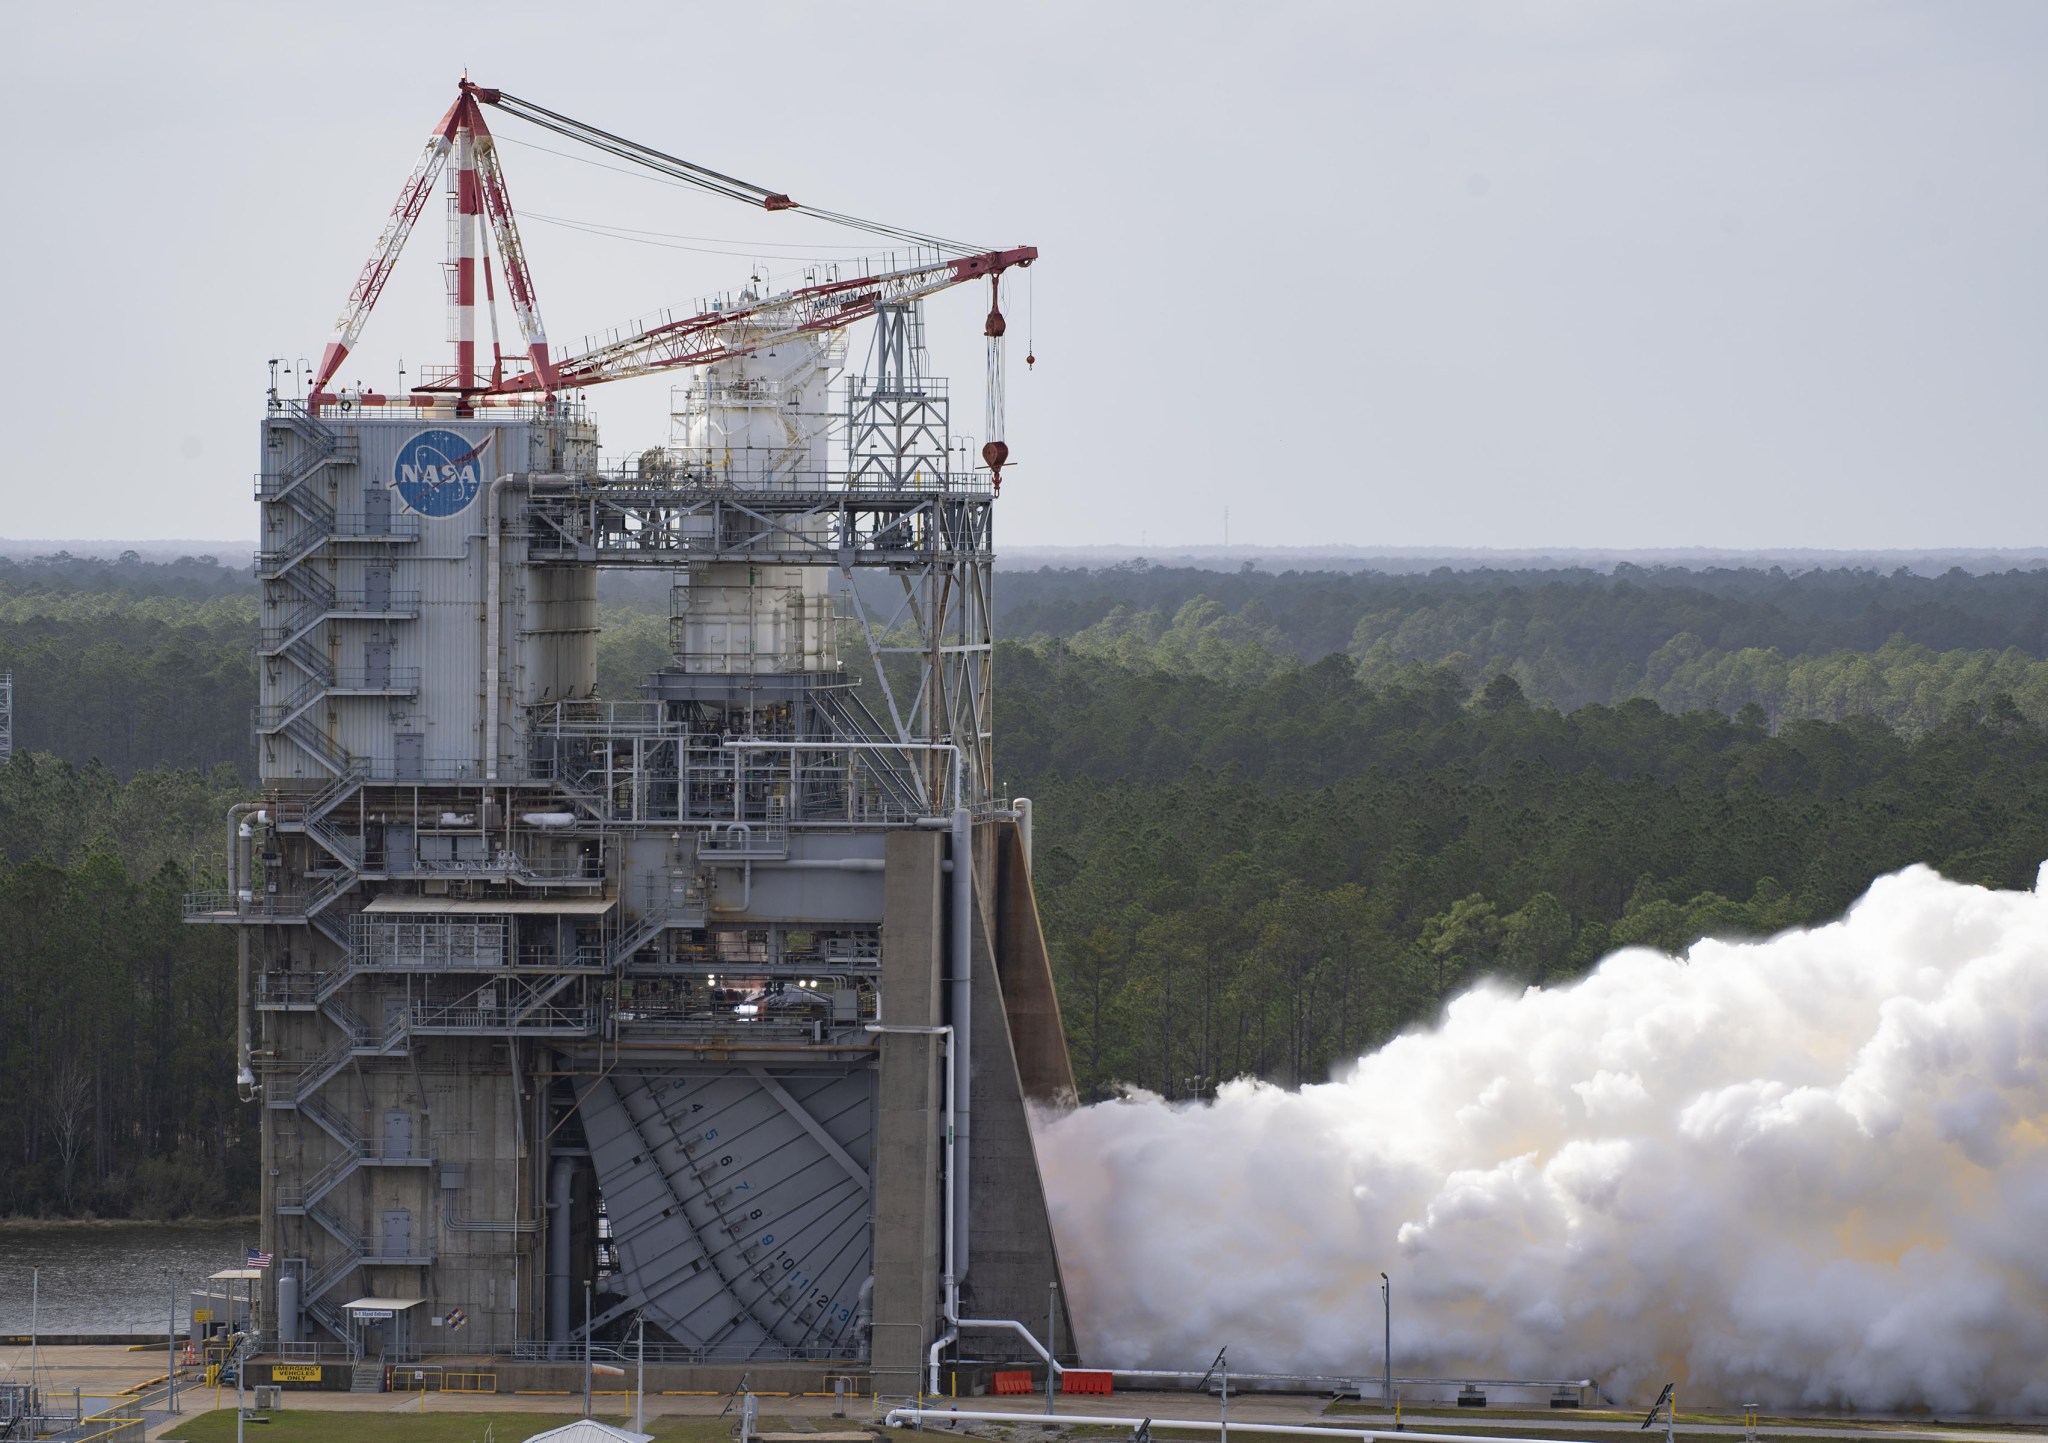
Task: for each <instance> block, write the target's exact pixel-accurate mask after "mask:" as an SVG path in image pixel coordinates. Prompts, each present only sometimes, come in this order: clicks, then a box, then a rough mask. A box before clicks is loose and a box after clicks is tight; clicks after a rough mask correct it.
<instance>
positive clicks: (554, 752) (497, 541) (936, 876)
mask: <svg viewBox="0 0 2048 1443" xmlns="http://www.w3.org/2000/svg"><path fill="white" fill-rule="evenodd" d="M920 334H921V333H920V327H919V324H918V317H917V314H916V310H915V306H914V304H913V305H909V306H902V307H896V308H885V309H884V310H883V311H882V312H881V314H880V316H879V317H878V321H877V325H876V327H875V339H874V344H873V348H872V351H871V353H870V357H869V361H868V364H867V367H866V373H865V374H864V375H861V376H859V377H854V378H842V377H841V375H840V372H841V370H842V365H843V359H844V345H845V342H844V338H843V336H842V335H840V334H838V333H826V334H823V335H821V336H817V337H811V338H806V339H802V340H798V341H795V342H791V341H782V342H779V343H778V344H776V345H775V346H774V347H772V348H770V349H768V350H766V351H765V352H761V353H757V354H748V355H742V356H739V357H738V358H736V359H733V360H729V361H725V362H721V363H719V364H717V365H713V366H709V367H706V368H704V369H703V370H701V371H699V372H697V373H695V379H694V381H693V382H692V383H691V385H690V386H689V387H688V388H686V389H684V390H682V391H680V392H679V393H678V401H677V406H676V420H675V430H674V433H673V435H672V437H671V444H670V445H668V446H665V447H660V448H656V449H655V450H651V451H648V452H646V453H644V454H641V455H639V456H637V457H635V458H632V459H631V460H629V461H627V462H624V463H617V462H612V461H608V460H606V459H605V458H603V457H601V456H600V454H599V452H598V448H597V435H596V429H595V427H594V425H593V424H592V423H591V422H590V421H589V420H588V419H587V418H586V417H585V416H584V415H583V414H581V412H580V411H579V410H578V408H577V406H576V405H575V404H573V403H570V402H567V401H549V402H547V403H544V404H532V405H494V406H490V407H488V408H486V407H483V406H477V407H474V408H472V407H469V406H467V405H464V404H461V403H458V402H456V401H453V400H451V401H450V402H449V403H448V404H446V405H441V406H434V407H426V406H418V405H404V406H397V405H388V404H377V403H376V398H364V399H362V400H359V401H358V402H356V403H354V404H350V405H347V406H344V405H339V404H327V405H315V406H310V407H309V406H304V405H299V404H294V403H290V402H286V401H283V400H280V399H278V398H277V397H276V396H275V394H274V393H273V397H272V400H271V403H270V405H269V408H268V410H267V413H266V414H265V416H264V418H263V423H262V428H261V452H260V454H261V469H260V472H259V475H258V477H257V481H256V500H257V502H258V504H259V507H260V510H261V513H262V532H261V544H260V555H259V568H258V569H259V572H260V575H261V578H262V581H263V587H264V593H265V599H264V610H263V630H262V640H261V644H260V658H259V660H260V669H261V686H262V693H261V705H260V706H259V708H258V711H257V716H256V733H257V741H258V747H259V753H260V764H261V775H262V781H263V794H262V796H261V797H260V798H254V799H252V800H251V801H250V802H248V803H247V804H245V805H243V806H240V807H237V808H236V809H235V813H234V816H233V817H232V818H231V822H230V824H231V827H232V828H233V830H234V832H235V836H236V846H237V851H236V856H235V867H234V877H233V879H232V881H233V887H232V889H231V891H230V892H229V893H227V894H225V895H210V896H202V897H195V898H194V899H193V900H192V903H191V906H190V908H189V916H190V918H191V919H192V920H194V921H196V922H210V923H220V924H225V925H229V926H233V927H235V928H236V929H237V937H238V939H239V943H240V946H241V955H242V960H243V980H244V992H243V996H244V1002H243V1005H244V1015H243V1018H242V1021H241V1031H240V1033H239V1037H240V1048H241V1063H240V1066H241V1074H242V1081H243V1086H244V1094H245V1096H246V1097H247V1099H248V1100H249V1101H250V1102H251V1103H252V1105H259V1106H260V1107H261V1108H262V1109H263V1118H264V1126H263V1204H262V1206H263V1221H262V1229H263V1247H264V1248H265V1249H266V1250H268V1251H270V1252H272V1253H274V1254H275V1255H276V1257H277V1260H278V1263H277V1267H276V1268H275V1269H274V1270H273V1271H272V1273H271V1275H270V1281H269V1282H268V1283H267V1284H266V1291H265V1295H264V1297H263V1300H262V1307H263V1311H264V1313H265V1315H266V1320H265V1324H264V1326H265V1329H266V1331H273V1332H274V1334H275V1338H276V1340H277V1343H278V1345H279V1346H280V1347H281V1348H282V1349H284V1350H285V1351H286V1352H292V1351H294V1350H296V1351H299V1352H302V1353H303V1352H305V1351H308V1350H317V1349H318V1348H320V1347H322V1346H325V1347H326V1348H328V1349H329V1350H331V1351H334V1352H346V1353H347V1354H348V1355H349V1356H351V1357H356V1358H361V1357H367V1356H384V1357H387V1358H397V1357H412V1356H427V1355H432V1354H436V1353H443V1354H462V1355H474V1354H479V1353H490V1354H496V1355H499V1356H501V1357H525V1358H530V1359H546V1358H549V1357H560V1356H565V1355H566V1354H568V1353H571V1352H574V1351H575V1350H577V1348H578V1346H579V1343H580V1340H581V1339H582V1338H583V1336H584V1334H585V1331H586V1329H590V1330H594V1331H595V1333H596V1334H597V1335H598V1336H600V1337H614V1336H618V1335H619V1334H620V1333H622V1332H623V1331H624V1330H625V1329H627V1328H628V1327H630V1326H632V1325H634V1324H636V1323H644V1326H645V1336H646V1338H647V1339H648V1340H649V1343H650V1344H651V1345H654V1356H661V1357H666V1358H668V1359H670V1360H672V1361H679V1362H701V1363H706V1364H710V1363H721V1362H729V1361H738V1360H744V1361H748V1362H760V1363H771V1362H775V1361H802V1360H820V1359H834V1360H846V1361H848V1362H852V1363H859V1364H861V1365H863V1370H867V1369H871V1370H872V1373H873V1376H874V1378H875V1382H876V1386H877V1388H878V1390H879V1391H882V1392H884V1393H891V1392H894V1393H907V1392H910V1391H913V1390H914V1389H915V1387H916V1386H917V1384H918V1381H919V1379H920V1378H921V1377H922V1376H923V1375H924V1373H925V1370H926V1369H928V1368H929V1367H930V1366H932V1365H933V1364H934V1362H935V1361H936V1360H937V1359H938V1358H939V1357H940V1356H941V1355H942V1354H943V1353H944V1352H945V1351H946V1348H945V1346H944V1345H945V1344H946V1343H947V1341H948V1339H949V1338H950V1337H952V1336H953V1335H955V1334H956V1333H957V1334H961V1335H962V1336H961V1337H960V1340H959V1341H958V1343H956V1344H954V1347H955V1348H956V1349H957V1350H958V1351H960V1352H962V1353H964V1354H965V1355H968V1356H974V1357H981V1358H991V1357H1003V1356H1019V1355H1028V1354H1029V1353H1030V1352H1031V1351H1032V1350H1033V1349H1034V1348H1035V1347H1037V1346H1038V1344H1037V1343H1036V1342H1035V1341H1033V1340H1031V1339H1028V1338H1026V1337H1025V1336H1024V1332H1025V1331H1026V1329H1024V1328H1018V1327H1011V1326H1008V1320H1013V1319H1025V1320H1030V1324H1029V1328H1028V1331H1030V1332H1034V1333H1042V1332H1043V1331H1044V1323H1045V1321H1046V1312H1047V1297H1048V1284H1050V1283H1052V1282H1054V1281H1056V1280H1057V1278H1058V1262H1057V1258H1056V1255H1055V1252H1054V1247H1053V1240H1052V1235H1051V1230H1050V1226H1049V1223H1048V1220H1047V1216H1046V1209H1045V1203H1044V1198H1043V1193H1042V1190H1041V1187H1040V1183H1039V1176H1038V1169H1037V1162H1036V1158H1035V1155H1034V1153H1033V1148H1032V1141H1031V1135H1030V1132H1029V1129H1028V1127H1027V1125H1026V1116H1025V1108H1026V1105H1027V1102H1028V1101H1031V1100H1036V1101H1042V1102H1046V1103H1053V1104H1057V1103H1060V1102H1062V1101H1067V1100H1071V1097H1072V1091H1073V1086H1072V1076H1071V1072H1070V1069H1069V1066H1068V1062H1067V1056H1066V1050H1065V1043H1064V1040H1063V1038H1062V1036H1061V1033H1060V1027H1059V1018H1058V1012H1057V1008H1056V1005H1055V1001H1054V997H1053V991H1052V982H1051V977H1050V973H1049V970H1048V967H1047V962H1046V956H1045V950H1044V945H1043V941H1042V938H1041V936H1040V932H1039V928H1038V919H1037V911H1036V904H1035V902H1034V900H1033V897H1032V892H1031V884H1030V874H1029V853H1030V829H1029V804H1028V803H1007V802H1004V801H1002V800H1001V799H999V798H998V797H997V796H996V795H995V788H994V786H993V783H992V781H991V776H992V773H991V752H990V733H989V708H990V704H991V672H990V666H991V651H990V642H991V638H990V632H989V585H990V573H991V555H992V553H991V546H992V541H991V515H992V501H993V495H992V488H991V486H990V484H989V483H990V478H989V474H988V472H987V471H986V470H985V469H982V470H964V471H963V470H959V469H955V465H954V463H956V462H957V461H958V459H959V458H958V456H957V455H956V454H954V453H953V452H952V451H951V450H950V449H949V442H948V439H947V438H948V436H949V426H948V418H947V416H946V396H945V390H944V385H943V383H942V382H940V381H937V380H935V379H933V378H930V377H928V376H927V375H926V374H925V367H924V364H923V359H922V349H921V344H920ZM736 349H737V347H736ZM607 567H615V568H626V569H633V570H638V571H642V572H649V571H651V572H653V573H654V574H656V575H659V576H663V577H666V578H667V580H668V582H669V590H670V596H671V608H670V610H671V619H670V633H671V637H670V639H671V647H670V652H671V656H670V662H669V664H668V665H667V666H665V667H663V668H662V669H660V670H658V671H656V672H655V673H654V674H652V675H651V676H649V677H648V678H646V680H645V683H644V685H642V686H641V687H640V688H639V694H638V695H637V696H633V697H605V696H599V695H597V686H596V682H597V672H596V641H597V631H598V611H597V595H598V587H597V583H598V573H599V571H600V570H601V569H603V568H607ZM856 580H861V581H862V584H860V585H855V584H854V583H855V581H856ZM877 583H879V584H877ZM885 589H886V591H887V592H888V594H889V595H890V598H891V599H890V601H889V602H888V604H886V605H883V604H878V602H877V600H876V598H877V597H878V596H880V595H882V594H883V592H884V590H885ZM850 638H851V639H854V641H853V644H852V645H850V646H847V650H848V651H849V652H851V655H850V656H842V654H841V651H842V646H843V645H845V644H846V643H847V642H848V640H849V639H850ZM1059 1296H1064V1291H1063V1290H1062V1291H1061V1293H1060V1294H1059ZM1060 1331H1061V1334H1062V1337H1063V1338H1064V1339H1071V1338H1072V1330H1071V1328H1069V1327H1067V1326H1066V1325H1065V1320H1064V1319H1061V1321H1060ZM1062 1351H1068V1350H1067V1349H1063V1350H1062Z"/></svg>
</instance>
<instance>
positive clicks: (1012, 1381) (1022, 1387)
mask: <svg viewBox="0 0 2048 1443" xmlns="http://www.w3.org/2000/svg"><path fill="white" fill-rule="evenodd" d="M995 1383H996V1393H997V1395H998V1396H1001V1395H1003V1394H1006V1393H1030V1392H1035V1391H1036V1390H1035V1389H1034V1388H1032V1386H1031V1374H1030V1373H1029V1372H1028V1371H1026V1370H1025V1369H1022V1368H1017V1369H1014V1370H1012V1369H1004V1370H1000V1371H998V1372H997V1373H996V1380H995Z"/></svg>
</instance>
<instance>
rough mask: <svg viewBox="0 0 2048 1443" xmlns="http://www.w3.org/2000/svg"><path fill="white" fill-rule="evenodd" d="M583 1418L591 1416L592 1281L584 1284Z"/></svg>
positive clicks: (585, 1280)
mask: <svg viewBox="0 0 2048 1443" xmlns="http://www.w3.org/2000/svg"><path fill="white" fill-rule="evenodd" d="M583 1416H584V1417H586V1418H588V1417H589V1416H590V1280H589V1279H587V1278H586V1279H584V1282H583Z"/></svg>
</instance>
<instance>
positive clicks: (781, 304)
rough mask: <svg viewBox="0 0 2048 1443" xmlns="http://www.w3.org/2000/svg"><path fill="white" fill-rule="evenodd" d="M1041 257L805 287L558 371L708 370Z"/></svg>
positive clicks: (1007, 253)
mask: <svg viewBox="0 0 2048 1443" xmlns="http://www.w3.org/2000/svg"><path fill="white" fill-rule="evenodd" d="M1037 259H1038V251H1037V250H1036V249H1035V248H1033V247H1031V246H1018V247H1016V248H1015V249H1012V250H1004V251H987V252H984V253H983V254H981V255H973V256H962V257H959V258H958V259H955V260H945V261H935V262H932V263H931V264H929V265H922V266H910V267H906V268H904V269H901V270H894V271H885V272H883V273H881V274H879V275H873V276H862V277H859V278H857V279H854V280H842V281H828V282H826V283H824V284H822V285H815V286H805V287H803V288H801V289H799V290H793V291H785V292H783V293H782V294H780V295H774V296H767V297H763V298H762V299H760V300H754V301H743V302H742V303H741V304H739V305H737V306H733V307H721V308H716V309H713V310H709V311H704V312H701V313H700V314H698V315H694V316H690V317H687V318H686V319H682V320H676V321H667V322H663V323H662V324H660V325H654V326H649V327H647V328H646V329H644V330H642V331H640V332H638V333H637V334H634V335H631V336H627V337H624V338H623V339H620V340H617V341H613V342H610V343H608V344H606V345H603V346H598V347H594V348H593V349H591V350H589V351H586V352H584V353H583V354H582V355H580V356H568V357H564V358H563V359H562V360H561V361H560V362H558V363H557V365H556V367H555V373H556V379H557V384H558V385H559V386H560V387H563V388H569V387H578V386H594V385H596V384H598V383H599V382H601V381H620V380H624V379H626V378H627V377H629V376H644V375H648V374H650V373H651V372H655V371H666V370H672V369H674V368H676V367H678V366H708V365H710V364H712V363H713V362H715V361H725V360H731V359H733V358H734V357H737V356H744V355H750V354H752V353H753V352H755V351H762V350H766V349H767V348H769V347H770V346H773V345H775V344H776V343H778V342H781V341H788V340H792V339H794V338H796V337H798V336H802V335H807V334H810V333H813V332H817V331H836V330H840V329H843V328H844V327H846V326H850V325H853V324H855V323H856V322H858V321H862V320H865V319H866V318H867V317H869V316H872V315H873V314H874V313H875V311H876V310H877V309H878V308H880V307H883V306H892V305H907V304H908V303H910V302H911V301H914V300H919V299H921V298H923V297H925V296H929V295H933V294H936V293H937V292H939V291H943V290H945V289H947V288H948V287H950V286H957V285H959V284H960V283H961V282H962V281H971V280H979V279H981V278H982V277H984V276H996V275H1000V274H1001V273H1002V272H1003V271H1005V270H1007V269H1009V268H1010V267H1011V266H1028V265H1030V264H1031V263H1032V262H1033V261H1035V260H1037ZM540 388H541V383H540V382H539V381H538V380H537V379H536V378H535V377H533V376H532V375H519V376H514V377H510V378H508V380H507V381H506V383H505V386H504V389H506V390H508V391H513V390H537V389H540Z"/></svg>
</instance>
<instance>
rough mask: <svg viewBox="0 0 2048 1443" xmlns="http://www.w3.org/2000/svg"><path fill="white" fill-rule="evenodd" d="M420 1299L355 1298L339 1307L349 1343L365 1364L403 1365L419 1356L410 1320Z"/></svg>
mask: <svg viewBox="0 0 2048 1443" xmlns="http://www.w3.org/2000/svg"><path fill="white" fill-rule="evenodd" d="M422 1301H424V1300H423V1299H420V1298H357V1299H356V1300H355V1301H354V1302H352V1303H343V1304H342V1305H341V1311H342V1313H343V1314H344V1315H345V1316H346V1317H347V1318H348V1331H349V1342H350V1343H351V1344H353V1345H354V1347H355V1353H356V1356H357V1357H358V1358H361V1359H363V1360H364V1361H365V1362H377V1361H379V1360H382V1361H384V1362H388V1363H395V1362H405V1361H409V1360H411V1359H413V1358H417V1357H418V1356H419V1350H418V1344H417V1343H416V1342H415V1341H414V1339H413V1333H412V1318H413V1312H412V1310H413V1309H414V1308H417V1307H418V1306H419V1305H420V1304H421V1302H422Z"/></svg>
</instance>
